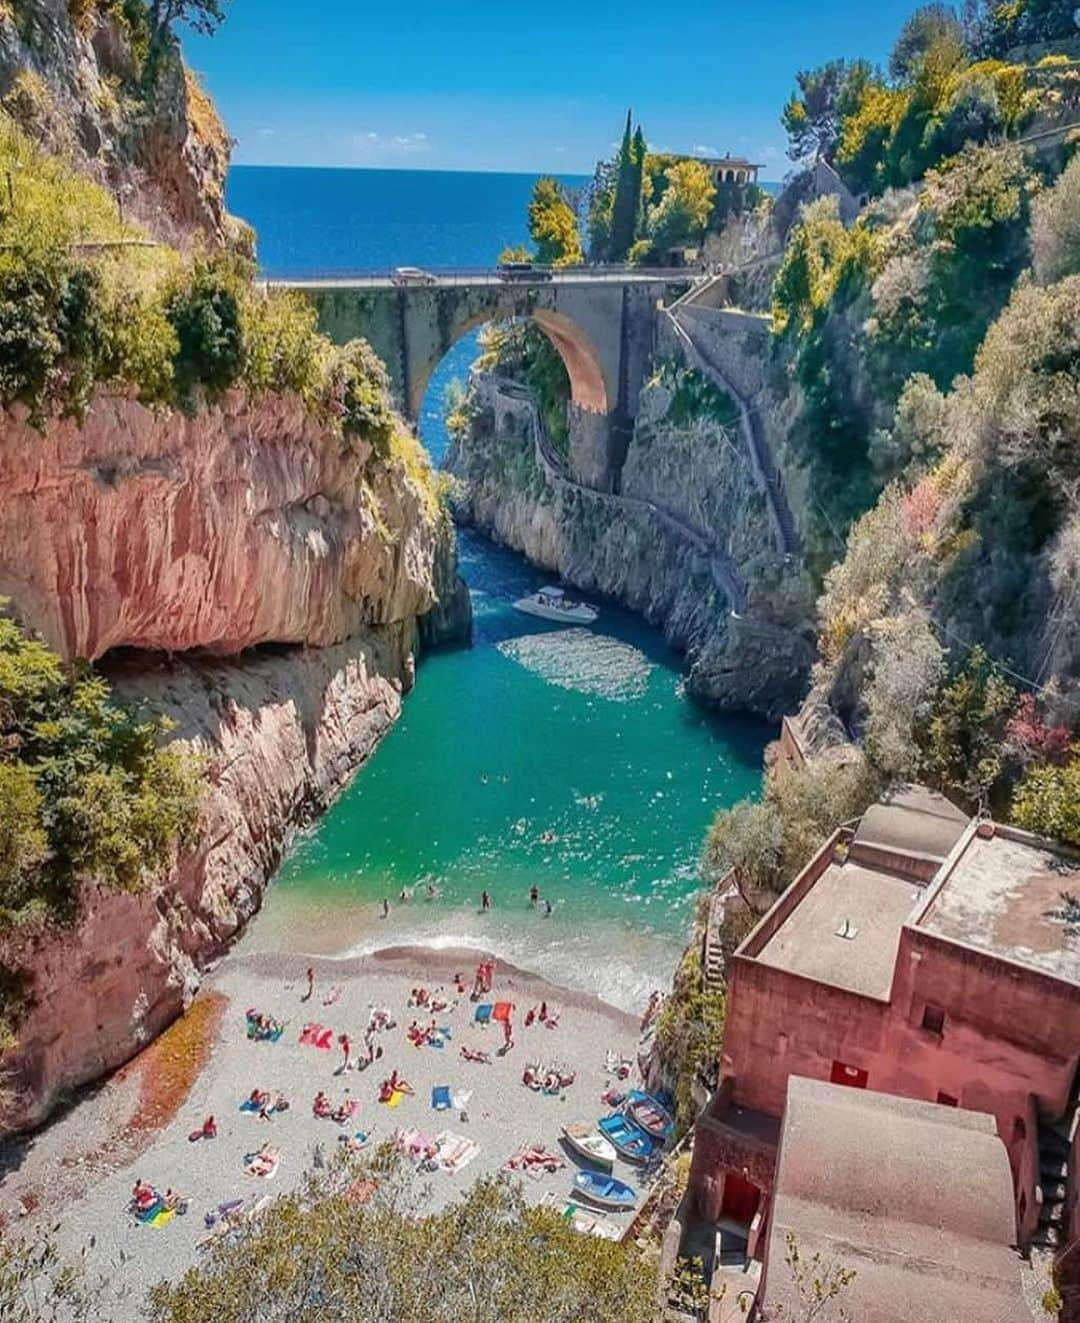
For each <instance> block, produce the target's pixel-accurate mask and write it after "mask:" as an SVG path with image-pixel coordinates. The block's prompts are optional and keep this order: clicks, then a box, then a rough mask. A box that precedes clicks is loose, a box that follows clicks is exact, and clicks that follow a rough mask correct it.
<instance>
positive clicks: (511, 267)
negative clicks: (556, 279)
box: [499, 262, 552, 281]
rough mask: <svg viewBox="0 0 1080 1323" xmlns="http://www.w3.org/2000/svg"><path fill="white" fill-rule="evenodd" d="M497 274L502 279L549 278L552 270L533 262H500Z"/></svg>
mask: <svg viewBox="0 0 1080 1323" xmlns="http://www.w3.org/2000/svg"><path fill="white" fill-rule="evenodd" d="M499 275H500V276H501V277H502V278H503V280H530V281H531V280H550V279H551V275H552V272H551V267H549V266H538V265H537V264H536V263H535V262H500V263H499Z"/></svg>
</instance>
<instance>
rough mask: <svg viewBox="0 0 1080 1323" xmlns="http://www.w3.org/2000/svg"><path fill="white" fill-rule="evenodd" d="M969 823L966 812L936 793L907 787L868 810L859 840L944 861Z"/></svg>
mask: <svg viewBox="0 0 1080 1323" xmlns="http://www.w3.org/2000/svg"><path fill="white" fill-rule="evenodd" d="M969 821H970V818H969V817H968V815H967V814H966V813H965V812H964V811H963V809H958V808H957V807H956V805H955V804H953V803H952V802H951V801H950V800H947V799H946V798H945V796H944V795H939V794H938V792H937V791H936V790H929V789H928V788H927V787H926V786H920V785H904V786H899V787H898V788H897V789H895V790H894V791H892V792H891V794H889V796H888V797H887V798H886V799H884V800H882V801H881V802H880V803H878V804H872V805H871V806H870V807H869V808H868V809H867V810H866V812H865V813H864V814H863V819H862V821H861V822H860V823H859V827H858V830H857V831H856V832H855V840H856V842H858V843H859V844H860V845H874V846H878V847H879V848H881V849H885V850H892V851H894V852H897V853H901V854H906V855H913V856H915V857H916V858H920V859H935V860H942V859H944V858H945V857H946V856H947V855H948V853H949V851H950V850H951V849H952V848H953V846H954V845H955V844H956V842H957V841H958V840H959V839H960V837H961V836H962V835H963V834H964V828H965V827H966V826H967V825H968V822H969Z"/></svg>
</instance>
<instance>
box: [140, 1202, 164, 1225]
mask: <svg viewBox="0 0 1080 1323" xmlns="http://www.w3.org/2000/svg"><path fill="white" fill-rule="evenodd" d="M164 1208H165V1204H164V1203H163V1201H162V1200H161V1198H160V1197H158V1198H157V1199H155V1200H154V1202H153V1203H152V1204H147V1205H146V1207H145V1208H140V1209H139V1211H138V1212H137V1213H136V1214H135V1220H136V1221H138V1222H143V1223H149V1222H151V1221H153V1219H154V1218H155V1217H156V1216H157V1215H158V1213H160V1212H162V1211H163V1210H164Z"/></svg>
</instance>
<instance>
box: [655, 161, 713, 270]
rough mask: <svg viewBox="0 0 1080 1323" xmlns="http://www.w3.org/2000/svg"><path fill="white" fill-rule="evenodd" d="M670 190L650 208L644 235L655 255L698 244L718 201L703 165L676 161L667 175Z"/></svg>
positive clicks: (665, 190)
mask: <svg viewBox="0 0 1080 1323" xmlns="http://www.w3.org/2000/svg"><path fill="white" fill-rule="evenodd" d="M665 177H666V179H667V187H666V188H665V189H664V192H663V195H662V197H661V198H660V201H659V202H658V203H656V205H655V206H652V207H650V208H649V214H648V217H647V218H646V223H645V232H646V234H647V236H648V238H649V240H650V242H651V245H652V248H653V250H654V251H657V252H663V251H667V250H670V249H671V248H676V247H678V246H680V245H681V244H686V243H697V242H699V241H700V240H701V238H702V236H703V235H704V233H705V227H706V225H708V223H709V218H710V216H711V215H712V210H713V203H714V201H715V200H716V186H715V185H714V184H713V181H712V177H711V176H710V174H709V171H708V169H707V168H706V167H705V166H704V165H703V164H702V163H701V162H700V161H676V163H675V164H674V165H672V166H669V167H668V169H667V170H666V171H665Z"/></svg>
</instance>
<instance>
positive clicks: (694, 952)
mask: <svg viewBox="0 0 1080 1323" xmlns="http://www.w3.org/2000/svg"><path fill="white" fill-rule="evenodd" d="M726 1012H727V999H726V997H725V994H724V989H723V988H722V987H706V985H705V983H704V981H703V979H702V970H701V945H700V943H699V942H698V941H691V944H690V946H689V947H688V948H687V950H686V952H685V954H684V955H683V958H682V960H681V961H680V963H679V967H678V969H677V970H676V971H675V978H674V980H673V982H672V988H671V993H670V995H669V996H668V998H667V999H666V1001H665V1002H664V1004H663V1007H662V1008H661V1010H660V1014H659V1016H658V1017H657V1022H656V1049H657V1052H658V1053H659V1055H660V1058H661V1060H662V1061H663V1062H664V1066H665V1070H666V1073H667V1075H668V1077H669V1079H670V1080H671V1081H672V1092H673V1094H674V1098H675V1127H676V1132H677V1133H678V1134H679V1135H684V1134H685V1133H686V1131H687V1130H689V1129H690V1127H691V1126H692V1125H693V1123H694V1121H695V1119H696V1116H697V1108H696V1106H695V1103H694V1085H695V1083H696V1082H698V1081H700V1083H701V1084H702V1085H703V1086H705V1087H708V1088H714V1087H715V1085H716V1063H717V1060H718V1059H719V1056H720V1045H721V1043H722V1042H723V1038H724V1018H725V1015H726Z"/></svg>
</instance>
